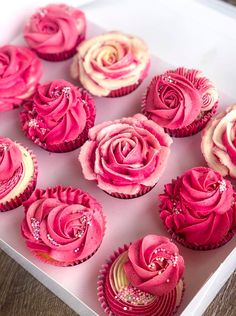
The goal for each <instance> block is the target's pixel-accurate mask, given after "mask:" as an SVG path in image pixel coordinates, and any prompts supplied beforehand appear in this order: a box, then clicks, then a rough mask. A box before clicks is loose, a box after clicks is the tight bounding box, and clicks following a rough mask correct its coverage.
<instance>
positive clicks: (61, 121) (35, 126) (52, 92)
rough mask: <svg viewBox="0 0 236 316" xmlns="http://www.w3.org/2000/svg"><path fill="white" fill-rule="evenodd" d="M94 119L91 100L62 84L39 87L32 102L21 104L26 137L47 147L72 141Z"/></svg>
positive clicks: (47, 84) (56, 82)
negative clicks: (47, 145) (22, 105)
mask: <svg viewBox="0 0 236 316" xmlns="http://www.w3.org/2000/svg"><path fill="white" fill-rule="evenodd" d="M94 116H95V107H94V101H93V99H92V98H91V97H90V96H89V95H88V94H87V93H86V91H84V90H82V89H79V88H77V87H75V86H74V85H72V84H71V83H70V82H67V81H65V80H55V81H52V82H47V83H45V84H43V85H38V86H37V89H36V92H35V94H34V96H33V99H32V100H30V101H29V102H26V103H25V104H24V111H23V112H22V113H21V118H22V122H23V129H24V130H25V131H26V133H27V134H28V136H29V137H30V138H31V139H33V140H35V139H36V140H38V141H39V142H40V143H42V144H50V145H54V144H61V143H64V142H69V141H73V140H75V139H76V138H77V137H79V135H81V134H82V132H83V131H84V130H85V128H86V126H87V123H88V120H94Z"/></svg>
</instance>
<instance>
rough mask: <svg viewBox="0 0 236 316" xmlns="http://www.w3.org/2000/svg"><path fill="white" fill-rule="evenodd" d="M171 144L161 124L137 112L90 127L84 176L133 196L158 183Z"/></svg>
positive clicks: (82, 157) (83, 160) (83, 151)
mask: <svg viewBox="0 0 236 316" xmlns="http://www.w3.org/2000/svg"><path fill="white" fill-rule="evenodd" d="M171 143H172V140H171V138H170V137H169V136H168V135H167V134H166V133H165V132H164V131H163V129H162V128H161V127H160V126H158V125H157V124H156V123H154V122H153V121H150V120H148V119H147V118H146V117H145V116H144V115H141V114H137V115H135V116H133V117H129V118H122V119H120V120H115V121H108V122H104V123H101V124H99V125H97V126H95V127H93V128H92V129H90V131H89V140H88V141H87V142H86V143H85V144H84V145H83V146H82V148H81V152H80V155H79V160H80V163H81V165H82V170H83V174H84V176H85V178H86V179H88V180H96V181H97V183H98V186H99V187H100V188H101V189H103V190H105V191H106V192H108V193H123V194H131V195H133V194H137V193H138V192H139V191H140V189H141V188H142V187H152V186H154V185H155V184H156V183H157V181H158V179H159V177H160V175H161V174H162V172H163V170H164V168H165V164H166V161H167V158H168V155H169V152H170V149H169V146H170V144H171Z"/></svg>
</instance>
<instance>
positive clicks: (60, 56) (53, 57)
mask: <svg viewBox="0 0 236 316" xmlns="http://www.w3.org/2000/svg"><path fill="white" fill-rule="evenodd" d="M84 39H85V35H79V36H78V39H77V41H76V44H75V46H74V47H73V48H72V49H70V50H67V51H64V52H61V53H55V54H50V53H49V54H44V53H40V52H38V51H37V50H36V49H33V51H34V52H35V53H36V54H37V55H38V56H39V57H40V58H42V59H44V60H47V61H53V62H57V61H63V60H66V59H69V58H71V57H72V56H74V55H75V54H76V52H77V47H78V45H79V44H80V43H81V42H82V41H83V40H84Z"/></svg>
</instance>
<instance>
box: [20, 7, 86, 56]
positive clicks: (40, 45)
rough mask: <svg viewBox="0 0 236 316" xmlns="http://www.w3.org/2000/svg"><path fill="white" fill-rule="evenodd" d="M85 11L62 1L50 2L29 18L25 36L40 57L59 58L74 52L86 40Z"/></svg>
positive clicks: (71, 54)
mask: <svg viewBox="0 0 236 316" xmlns="http://www.w3.org/2000/svg"><path fill="white" fill-rule="evenodd" d="M85 31H86V20H85V15H84V13H83V12H82V11H81V10H79V9H77V8H73V7H69V6H67V5H65V4H59V5H58V4H50V5H48V6H46V7H44V8H40V9H38V11H37V12H36V13H35V14H34V15H33V16H32V17H31V18H30V19H29V21H28V22H27V24H26V26H25V28H24V38H25V40H26V42H27V44H28V45H29V47H30V48H32V49H33V50H34V51H35V52H36V53H37V54H38V56H39V57H41V58H43V59H46V60H50V61H61V60H65V59H68V58H70V57H71V56H73V55H74V54H75V53H76V48H77V46H78V45H79V44H80V43H81V42H82V41H83V40H84V39H85Z"/></svg>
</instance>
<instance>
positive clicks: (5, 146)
mask: <svg viewBox="0 0 236 316" xmlns="http://www.w3.org/2000/svg"><path fill="white" fill-rule="evenodd" d="M8 148H9V146H8V145H7V144H0V149H3V150H4V151H6V150H8Z"/></svg>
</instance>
